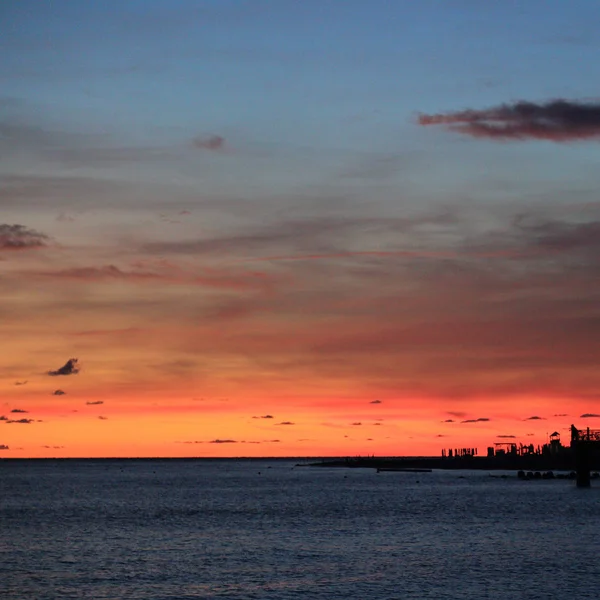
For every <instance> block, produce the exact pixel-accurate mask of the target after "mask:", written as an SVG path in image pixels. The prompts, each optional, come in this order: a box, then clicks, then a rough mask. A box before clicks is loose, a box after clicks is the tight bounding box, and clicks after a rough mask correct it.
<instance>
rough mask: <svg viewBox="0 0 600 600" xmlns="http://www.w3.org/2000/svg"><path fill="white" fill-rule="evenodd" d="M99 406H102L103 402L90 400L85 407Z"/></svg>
mask: <svg viewBox="0 0 600 600" xmlns="http://www.w3.org/2000/svg"><path fill="white" fill-rule="evenodd" d="M100 404H104V400H92V401H91V402H86V405H87V406H98V405H100Z"/></svg>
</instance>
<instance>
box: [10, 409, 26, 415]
mask: <svg viewBox="0 0 600 600" xmlns="http://www.w3.org/2000/svg"><path fill="white" fill-rule="evenodd" d="M10 412H11V413H25V414H26V413H28V412H29V411H28V410H23V409H22V408H13V409H12V410H11V411H10Z"/></svg>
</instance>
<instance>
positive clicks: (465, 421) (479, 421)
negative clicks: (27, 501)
mask: <svg viewBox="0 0 600 600" xmlns="http://www.w3.org/2000/svg"><path fill="white" fill-rule="evenodd" d="M489 420H490V419H488V418H487V417H479V418H478V419H465V420H464V421H461V423H485V422H487V421H489Z"/></svg>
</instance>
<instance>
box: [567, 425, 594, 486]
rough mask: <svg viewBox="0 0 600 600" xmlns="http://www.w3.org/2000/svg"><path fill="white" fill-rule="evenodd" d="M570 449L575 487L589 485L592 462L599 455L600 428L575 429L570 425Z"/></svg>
mask: <svg viewBox="0 0 600 600" xmlns="http://www.w3.org/2000/svg"><path fill="white" fill-rule="evenodd" d="M571 449H572V451H573V454H574V457H575V472H576V473H577V487H590V478H591V467H592V462H593V460H594V459H596V461H597V459H598V457H599V456H600V429H590V428H589V427H588V428H587V429H577V427H575V425H571Z"/></svg>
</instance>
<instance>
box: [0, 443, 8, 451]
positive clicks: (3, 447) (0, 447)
mask: <svg viewBox="0 0 600 600" xmlns="http://www.w3.org/2000/svg"><path fill="white" fill-rule="evenodd" d="M0 450H10V448H9V447H8V446H7V445H6V444H0Z"/></svg>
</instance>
